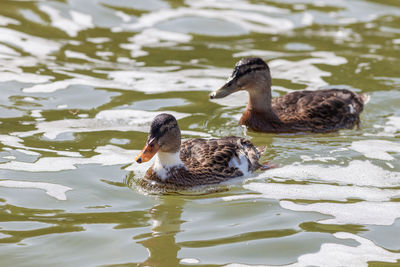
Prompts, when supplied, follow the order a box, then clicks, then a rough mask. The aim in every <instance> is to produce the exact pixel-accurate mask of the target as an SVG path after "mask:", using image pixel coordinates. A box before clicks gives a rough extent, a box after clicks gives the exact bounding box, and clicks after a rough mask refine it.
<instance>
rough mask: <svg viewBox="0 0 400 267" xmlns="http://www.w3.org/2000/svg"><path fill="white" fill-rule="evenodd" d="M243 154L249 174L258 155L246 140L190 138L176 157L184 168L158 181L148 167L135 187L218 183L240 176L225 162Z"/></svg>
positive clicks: (170, 188) (162, 188)
mask: <svg viewBox="0 0 400 267" xmlns="http://www.w3.org/2000/svg"><path fill="white" fill-rule="evenodd" d="M239 153H244V154H245V155H246V158H247V160H248V165H249V171H255V170H256V169H258V168H259V167H260V164H259V163H258V160H259V158H260V153H259V151H258V150H257V148H256V147H255V146H254V145H253V144H252V143H251V142H250V141H249V140H246V139H244V138H240V137H234V136H230V137H224V138H221V139H190V140H186V141H184V142H182V145H181V154H180V158H181V160H182V162H183V163H184V165H185V167H174V168H171V169H169V171H168V178H167V179H166V180H165V181H162V180H161V179H160V178H159V177H158V176H157V174H156V172H154V170H153V168H149V169H148V170H147V172H146V175H145V177H144V178H143V179H141V180H140V181H139V185H141V186H142V187H144V188H146V189H148V190H163V191H165V190H181V189H188V188H190V187H194V186H201V185H212V184H218V183H221V182H223V181H226V180H228V179H231V178H235V177H239V176H242V175H243V173H242V172H241V171H240V170H239V169H238V168H235V167H230V166H229V162H230V161H231V160H232V159H233V158H235V157H236V158H238V157H239Z"/></svg>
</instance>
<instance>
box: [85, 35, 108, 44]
mask: <svg viewBox="0 0 400 267" xmlns="http://www.w3.org/2000/svg"><path fill="white" fill-rule="evenodd" d="M86 40H88V41H89V42H91V43H95V44H102V43H106V42H111V39H110V38H108V37H91V38H87V39H86Z"/></svg>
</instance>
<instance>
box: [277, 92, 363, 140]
mask: <svg viewBox="0 0 400 267" xmlns="http://www.w3.org/2000/svg"><path fill="white" fill-rule="evenodd" d="M365 99H367V98H366V97H365V96H364V95H358V94H356V93H354V92H352V91H349V90H346V89H326V90H317V91H297V92H293V93H289V94H287V95H284V96H281V97H278V98H274V99H273V101H272V107H273V109H274V111H275V112H276V113H277V115H278V117H279V118H280V119H281V120H282V121H283V122H285V123H288V124H293V125H294V126H297V127H298V128H303V129H304V130H311V131H313V132H326V131H333V130H337V129H340V128H353V127H354V125H357V126H359V123H360V116H359V115H360V113H361V111H362V110H363V106H364V101H365Z"/></svg>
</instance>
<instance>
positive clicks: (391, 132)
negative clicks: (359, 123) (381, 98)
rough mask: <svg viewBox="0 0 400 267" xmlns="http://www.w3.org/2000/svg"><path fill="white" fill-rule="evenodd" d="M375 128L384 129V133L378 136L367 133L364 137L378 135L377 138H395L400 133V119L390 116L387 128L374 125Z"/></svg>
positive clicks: (386, 124)
mask: <svg viewBox="0 0 400 267" xmlns="http://www.w3.org/2000/svg"><path fill="white" fill-rule="evenodd" d="M374 127H375V128H382V129H383V132H380V133H378V134H369V133H365V134H364V135H366V136H368V135H377V136H390V137H395V136H396V135H398V133H399V132H400V117H397V116H390V117H389V118H388V121H387V122H386V123H385V126H381V125H374Z"/></svg>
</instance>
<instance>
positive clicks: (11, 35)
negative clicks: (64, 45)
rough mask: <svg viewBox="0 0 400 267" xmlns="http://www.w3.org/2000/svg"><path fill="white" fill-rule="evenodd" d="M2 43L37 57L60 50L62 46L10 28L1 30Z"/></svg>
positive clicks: (0, 40)
mask: <svg viewBox="0 0 400 267" xmlns="http://www.w3.org/2000/svg"><path fill="white" fill-rule="evenodd" d="M0 42H4V43H7V44H9V45H11V46H16V47H18V48H20V49H21V50H23V51H25V52H27V53H29V54H31V55H34V56H35V57H37V56H39V57H40V56H45V55H48V54H50V53H52V52H54V51H57V50H59V49H60V47H61V44H60V43H57V42H54V41H49V40H46V39H43V38H40V37H36V36H32V35H28V34H26V33H22V32H18V31H15V30H12V29H8V28H0ZM35 64H36V62H35Z"/></svg>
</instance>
